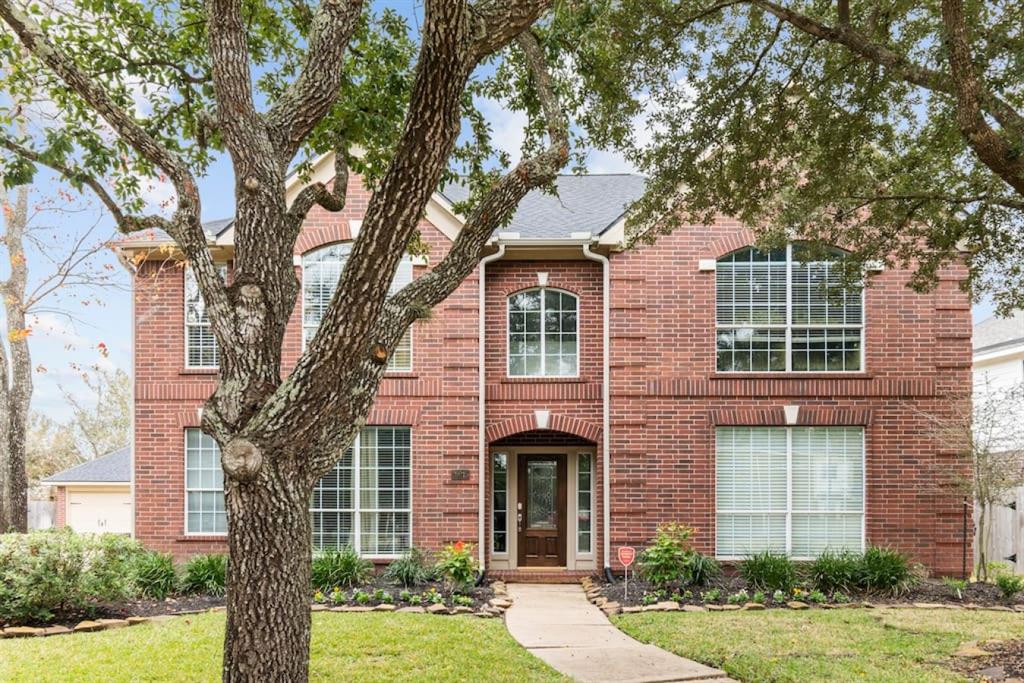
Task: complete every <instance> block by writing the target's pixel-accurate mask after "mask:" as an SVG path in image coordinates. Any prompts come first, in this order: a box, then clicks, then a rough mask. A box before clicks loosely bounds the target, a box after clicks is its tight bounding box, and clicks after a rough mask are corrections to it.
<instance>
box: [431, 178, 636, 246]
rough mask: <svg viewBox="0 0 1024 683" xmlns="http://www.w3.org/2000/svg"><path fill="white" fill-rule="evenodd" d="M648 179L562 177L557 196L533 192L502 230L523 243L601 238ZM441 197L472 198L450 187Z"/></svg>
mask: <svg viewBox="0 0 1024 683" xmlns="http://www.w3.org/2000/svg"><path fill="white" fill-rule="evenodd" d="M645 183H646V179H645V178H644V177H643V176H639V175H630V174H625V173H621V174H617V173H612V174H595V175H560V176H558V179H557V180H556V181H555V185H556V187H557V188H558V196H554V195H551V194H546V193H544V192H541V191H540V190H534V191H532V192H530V193H529V194H527V195H526V196H525V197H523V201H522V202H520V203H519V208H518V209H517V210H516V214H515V216H513V218H512V222H511V223H510V224H509V225H508V226H506V227H503V228H501V229H502V230H503V231H508V232H518V233H519V234H520V236H521V237H522V238H524V239H559V238H568V237H569V236H570V235H571V233H574V232H589V233H591V234H593V235H600V234H601V233H603V232H604V231H605V230H607V229H608V228H609V227H611V226H612V225H613V224H614V223H616V222H617V221H618V220H619V218H621V217H622V214H623V213H625V211H626V209H627V208H628V207H629V205H630V204H631V203H633V202H634V201H636V200H637V199H639V198H640V195H642V194H643V192H644V184H645ZM441 195H443V196H444V197H445V198H446V199H448V200H449V201H451V202H461V201H464V200H465V199H466V197H468V196H469V188H468V187H466V185H464V184H461V183H449V184H448V185H445V186H444V187H443V188H441Z"/></svg>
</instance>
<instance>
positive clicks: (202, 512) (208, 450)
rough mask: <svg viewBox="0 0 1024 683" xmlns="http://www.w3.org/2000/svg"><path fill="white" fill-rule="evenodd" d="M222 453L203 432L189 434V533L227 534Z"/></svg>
mask: <svg viewBox="0 0 1024 683" xmlns="http://www.w3.org/2000/svg"><path fill="white" fill-rule="evenodd" d="M227 530H228V523H227V512H226V510H225V507H224V472H223V470H222V469H221V466H220V449H219V448H218V446H217V442H216V441H214V440H213V438H212V437H210V436H208V435H206V434H204V433H203V432H202V430H199V429H186V430H185V533H186V534H224V533H227Z"/></svg>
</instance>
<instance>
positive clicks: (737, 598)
mask: <svg viewBox="0 0 1024 683" xmlns="http://www.w3.org/2000/svg"><path fill="white" fill-rule="evenodd" d="M726 602H728V603H729V604H730V605H740V604H742V603H745V602H750V593H748V592H747V589H746V588H741V589H740V590H738V591H736V592H735V593H733V594H732V595H730V596H729V597H728V598H726Z"/></svg>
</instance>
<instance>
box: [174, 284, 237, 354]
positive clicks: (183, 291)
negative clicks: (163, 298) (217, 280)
mask: <svg viewBox="0 0 1024 683" xmlns="http://www.w3.org/2000/svg"><path fill="white" fill-rule="evenodd" d="M216 268H217V272H218V273H219V274H220V277H221V279H222V280H224V279H226V278H227V264H220V265H218V266H216ZM189 278H192V279H193V280H194V279H195V276H194V275H193V274H192V269H191V268H190V267H189V266H188V264H185V266H184V267H183V268H182V288H181V304H182V312H183V313H184V320H183V322H184V334H185V339H184V342H185V343H184V345H183V346H184V348H185V369H186V370H219V369H220V348H219V347H218V346H217V338H216V337H214V338H213V352H214V356H215V357H216V359H217V362H216V363H215V364H213V365H193V364H192V363H191V362H190V361H189V349H190V348H191V347H190V345H189V334H188V333H189V330H190V329H191V328H193V327H196V328H202V327H205V328H207V329H208V330H209V333H210V335H211V336H213V325H212V323H211V322H210V318H209V316H208V315H206V302H205V301H204V302H203V317H204V318H206V321H205V322H202V321H200V322H197V323H190V322H189V321H188V283H189ZM196 291H197V292H199V296H200V297H202V296H203V294H202V292H201V291H199V284H198V283H196Z"/></svg>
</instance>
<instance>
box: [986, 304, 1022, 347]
mask: <svg viewBox="0 0 1024 683" xmlns="http://www.w3.org/2000/svg"><path fill="white" fill-rule="evenodd" d="M1018 342H1019V343H1024V311H1015V312H1014V313H1013V315H1011V316H1010V317H1009V318H997V317H994V316H993V317H991V318H988V319H986V320H983V321H981V322H980V323H978V324H977V325H975V326H974V350H975V351H981V350H983V349H990V348H993V347H998V346H1009V345H1011V344H1013V343H1018Z"/></svg>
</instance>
